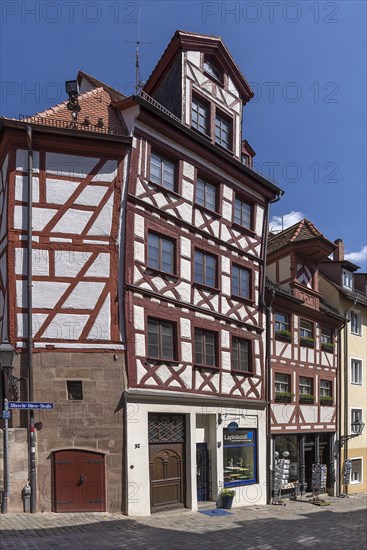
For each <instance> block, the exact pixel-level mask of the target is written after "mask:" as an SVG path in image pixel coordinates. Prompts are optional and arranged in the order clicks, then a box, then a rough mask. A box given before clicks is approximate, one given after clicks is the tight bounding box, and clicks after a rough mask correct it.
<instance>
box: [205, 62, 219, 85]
mask: <svg viewBox="0 0 367 550" xmlns="http://www.w3.org/2000/svg"><path fill="white" fill-rule="evenodd" d="M203 69H204V73H207V75H209V76H210V77H212V78H214V80H218V81H219V82H220V83H221V82H222V72H221V71H220V70H219V69H218V67H217V66H216V65H215V63H214V61H212V60H211V59H205V60H204V66H203Z"/></svg>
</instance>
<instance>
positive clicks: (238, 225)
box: [232, 222, 256, 237]
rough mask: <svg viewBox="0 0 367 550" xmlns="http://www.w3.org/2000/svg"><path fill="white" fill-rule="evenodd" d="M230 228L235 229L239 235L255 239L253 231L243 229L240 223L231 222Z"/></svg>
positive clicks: (246, 228)
mask: <svg viewBox="0 0 367 550" xmlns="http://www.w3.org/2000/svg"><path fill="white" fill-rule="evenodd" d="M232 227H233V229H236V230H237V231H241V233H244V234H245V235H248V236H249V237H256V233H255V231H253V230H252V229H248V227H244V226H243V225H241V224H240V223H236V222H232Z"/></svg>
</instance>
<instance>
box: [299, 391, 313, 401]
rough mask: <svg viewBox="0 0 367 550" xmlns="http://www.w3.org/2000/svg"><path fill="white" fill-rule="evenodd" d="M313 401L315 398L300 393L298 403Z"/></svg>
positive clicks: (309, 394)
mask: <svg viewBox="0 0 367 550" xmlns="http://www.w3.org/2000/svg"><path fill="white" fill-rule="evenodd" d="M314 399H315V396H314V395H312V394H311V393H300V395H299V400H300V401H313V400H314Z"/></svg>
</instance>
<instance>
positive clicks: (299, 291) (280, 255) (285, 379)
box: [267, 219, 343, 493]
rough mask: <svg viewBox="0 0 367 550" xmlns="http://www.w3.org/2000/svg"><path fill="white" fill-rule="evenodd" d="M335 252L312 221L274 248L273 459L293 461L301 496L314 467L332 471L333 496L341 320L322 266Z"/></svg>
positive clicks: (270, 298)
mask: <svg viewBox="0 0 367 550" xmlns="http://www.w3.org/2000/svg"><path fill="white" fill-rule="evenodd" d="M334 249H335V245H334V244H333V243H332V242H330V241H329V240H328V239H326V238H325V237H324V236H323V235H322V234H321V233H320V232H319V231H318V229H316V227H315V226H314V225H313V224H312V223H311V222H310V221H308V220H306V219H304V220H302V221H300V222H299V223H297V224H295V225H293V226H292V227H289V228H288V229H285V230H284V231H281V232H279V233H277V234H271V235H270V237H269V243H268V257H267V277H268V279H267V302H268V303H269V304H270V306H271V309H272V315H271V327H270V330H271V372H270V375H271V380H270V400H271V433H272V441H273V456H274V453H277V454H276V455H275V456H279V457H280V458H282V457H289V459H290V461H291V462H290V476H289V482H290V485H289V487H292V486H293V484H295V483H298V484H299V485H300V488H301V491H305V490H308V491H311V489H312V465H313V464H316V463H321V464H325V465H326V466H327V473H328V475H327V483H326V488H327V490H328V491H329V492H330V493H333V492H334V490H335V467H336V460H335V458H336V457H335V442H336V435H337V405H338V371H339V359H338V357H339V348H338V343H339V341H340V336H339V334H340V333H339V330H340V328H341V327H342V325H343V317H342V316H341V315H340V314H339V312H338V310H337V309H336V308H335V307H333V306H331V305H330V304H329V303H328V302H327V300H325V298H326V296H325V295H324V294H323V292H322V290H321V289H320V284H319V279H320V276H319V269H320V263H321V262H322V261H323V260H325V259H326V258H327V257H328V256H329V255H330V254H331V253H332V252H333V251H334ZM283 453H286V454H283Z"/></svg>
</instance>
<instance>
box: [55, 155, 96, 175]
mask: <svg viewBox="0 0 367 550" xmlns="http://www.w3.org/2000/svg"><path fill="white" fill-rule="evenodd" d="M98 161H99V159H97V158H92V157H81V156H76V155H63V154H61V153H46V171H47V172H48V173H49V174H56V175H60V176H61V175H63V176H66V177H73V178H85V177H86V176H87V175H88V174H89V173H90V172H91V170H92V169H93V168H94V167H95V166H96V164H97V162H98Z"/></svg>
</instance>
